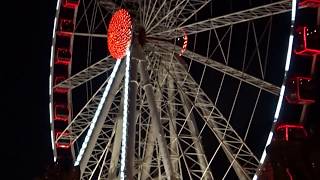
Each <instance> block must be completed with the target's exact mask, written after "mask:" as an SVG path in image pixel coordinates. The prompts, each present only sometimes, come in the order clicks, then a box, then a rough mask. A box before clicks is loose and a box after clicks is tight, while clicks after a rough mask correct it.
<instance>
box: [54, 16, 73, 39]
mask: <svg viewBox="0 0 320 180" xmlns="http://www.w3.org/2000/svg"><path fill="white" fill-rule="evenodd" d="M73 30H74V23H73V20H72V19H71V20H69V19H61V20H60V23H59V29H58V31H59V33H62V34H66V35H68V34H71V33H73Z"/></svg>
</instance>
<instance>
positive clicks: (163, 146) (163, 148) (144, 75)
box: [138, 48, 173, 180]
mask: <svg viewBox="0 0 320 180" xmlns="http://www.w3.org/2000/svg"><path fill="white" fill-rule="evenodd" d="M140 49H141V48H140ZM140 49H139V51H141V50H140ZM139 53H140V54H139V55H140V56H138V58H139V59H142V58H143V54H142V52H139ZM143 59H144V58H143ZM139 67H140V74H141V80H142V85H143V89H144V90H145V93H146V96H147V100H148V104H149V106H150V111H151V116H152V126H154V129H155V134H156V135H157V140H158V144H159V150H160V154H161V156H162V160H163V164H164V169H165V172H166V175H167V179H169V180H170V179H173V174H172V165H171V162H170V159H169V152H168V149H167V143H166V140H165V139H164V131H163V129H162V126H161V122H160V114H159V112H158V109H157V106H156V102H155V97H154V93H153V89H152V85H151V83H150V80H149V73H148V72H147V70H146V61H140V63H139Z"/></svg>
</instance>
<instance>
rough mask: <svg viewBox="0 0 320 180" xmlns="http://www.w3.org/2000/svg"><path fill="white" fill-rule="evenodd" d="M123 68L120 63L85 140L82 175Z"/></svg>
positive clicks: (115, 91) (122, 73)
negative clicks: (90, 132)
mask: <svg viewBox="0 0 320 180" xmlns="http://www.w3.org/2000/svg"><path fill="white" fill-rule="evenodd" d="M124 68H125V62H124V61H122V62H121V64H120V67H119V69H118V70H117V72H116V73H115V77H114V80H113V82H111V85H110V90H109V92H108V94H107V95H106V98H105V102H104V104H103V105H102V107H101V111H100V113H99V115H98V118H97V121H96V124H95V127H94V128H93V130H92V134H91V136H90V137H89V139H88V140H87V143H88V145H87V147H86V148H85V149H84V152H83V157H82V159H81V161H80V169H81V172H82V173H83V172H84V169H85V167H86V166H87V164H88V161H89V159H90V155H91V154H92V151H93V150H94V146H95V144H96V142H97V139H98V136H99V133H100V132H101V129H102V127H103V125H104V123H105V120H106V117H107V116H108V113H109V111H110V108H111V105H112V102H113V100H114V98H115V96H116V93H117V91H118V89H119V86H120V83H121V81H122V79H123V76H124ZM80 151H81V150H80Z"/></svg>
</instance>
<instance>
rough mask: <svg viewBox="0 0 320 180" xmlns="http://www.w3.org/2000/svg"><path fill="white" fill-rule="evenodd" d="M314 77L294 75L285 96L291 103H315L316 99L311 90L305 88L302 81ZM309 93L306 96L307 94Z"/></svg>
mask: <svg viewBox="0 0 320 180" xmlns="http://www.w3.org/2000/svg"><path fill="white" fill-rule="evenodd" d="M311 80H312V79H311V78H310V77H299V76H297V77H293V78H291V79H290V80H289V84H288V85H287V89H288V90H287V91H288V93H287V94H286V96H285V98H286V100H287V102H288V103H289V104H312V103H315V99H314V97H313V95H312V94H311V95H310V93H312V92H310V91H306V89H303V87H301V86H302V81H305V82H310V81H311ZM306 93H307V94H308V96H306V95H305V94H306Z"/></svg>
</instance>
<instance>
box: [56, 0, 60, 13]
mask: <svg viewBox="0 0 320 180" xmlns="http://www.w3.org/2000/svg"><path fill="white" fill-rule="evenodd" d="M59 5H60V0H58V2H57V6H56V10H57V11H58V9H59Z"/></svg>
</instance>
